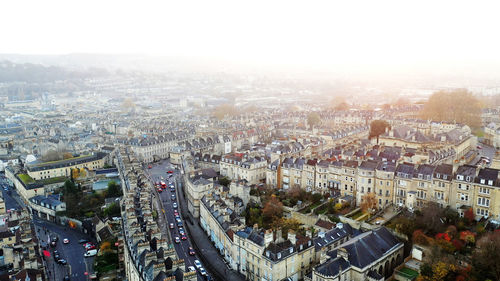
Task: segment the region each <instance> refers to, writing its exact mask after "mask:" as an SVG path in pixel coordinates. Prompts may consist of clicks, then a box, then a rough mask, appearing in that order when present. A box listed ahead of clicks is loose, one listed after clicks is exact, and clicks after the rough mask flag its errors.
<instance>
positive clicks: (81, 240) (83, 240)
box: [78, 239, 89, 244]
mask: <svg viewBox="0 0 500 281" xmlns="http://www.w3.org/2000/svg"><path fill="white" fill-rule="evenodd" d="M88 242H89V240H87V239H80V240H78V243H80V244H85V243H88Z"/></svg>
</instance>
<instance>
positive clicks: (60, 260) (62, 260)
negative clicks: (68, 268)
mask: <svg viewBox="0 0 500 281" xmlns="http://www.w3.org/2000/svg"><path fill="white" fill-rule="evenodd" d="M57 263H58V264H62V265H66V264H68V262H67V261H66V260H65V259H58V260H57Z"/></svg>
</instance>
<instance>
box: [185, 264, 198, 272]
mask: <svg viewBox="0 0 500 281" xmlns="http://www.w3.org/2000/svg"><path fill="white" fill-rule="evenodd" d="M191 271H196V269H195V268H194V266H192V265H191V266H188V270H187V272H191Z"/></svg>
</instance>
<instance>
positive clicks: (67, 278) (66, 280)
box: [63, 275, 71, 281]
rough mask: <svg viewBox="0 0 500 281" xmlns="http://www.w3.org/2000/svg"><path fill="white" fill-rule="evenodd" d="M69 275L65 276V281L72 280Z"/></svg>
mask: <svg viewBox="0 0 500 281" xmlns="http://www.w3.org/2000/svg"><path fill="white" fill-rule="evenodd" d="M70 280H71V279H70V278H69V275H66V276H64V278H63V281H70Z"/></svg>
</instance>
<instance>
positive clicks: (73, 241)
mask: <svg viewBox="0 0 500 281" xmlns="http://www.w3.org/2000/svg"><path fill="white" fill-rule="evenodd" d="M0 184H1V187H2V194H3V198H4V201H5V208H6V209H7V210H10V209H19V208H23V206H24V203H23V202H22V201H21V198H20V197H19V195H18V194H17V191H16V190H15V189H14V188H13V187H12V186H10V185H9V184H8V183H7V180H6V179H5V177H4V175H1V176H0ZM33 224H34V225H35V231H36V234H37V236H38V240H39V244H40V245H41V246H45V247H46V249H47V250H48V251H49V252H50V257H46V258H45V262H46V265H47V273H48V274H49V272H50V275H49V280H63V278H64V276H66V275H69V276H70V278H71V280H77V281H78V280H80V281H85V280H88V277H87V276H85V274H84V273H85V272H88V273H89V276H90V273H93V264H94V258H93V257H92V258H84V257H83V254H84V252H85V250H84V248H83V246H82V245H81V244H79V243H78V240H80V239H87V240H91V239H90V237H89V236H88V235H85V234H83V233H81V232H79V231H78V230H73V229H70V228H69V227H64V226H60V225H57V224H55V223H52V222H48V221H45V220H41V219H38V218H33ZM54 235H57V236H58V238H59V239H58V241H57V244H56V247H55V248H52V247H50V246H49V242H50V241H49V240H50V237H51V236H54ZM64 238H67V239H69V241H70V243H69V244H63V239H64ZM53 250H57V251H58V252H59V254H60V258H62V259H65V260H66V261H67V262H68V264H67V265H60V264H57V263H56V262H55V260H54V252H53ZM42 255H43V253H42Z"/></svg>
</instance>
